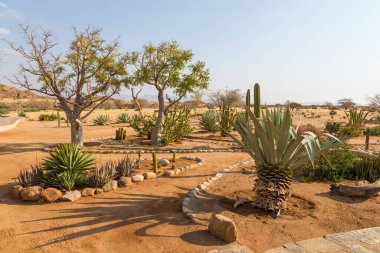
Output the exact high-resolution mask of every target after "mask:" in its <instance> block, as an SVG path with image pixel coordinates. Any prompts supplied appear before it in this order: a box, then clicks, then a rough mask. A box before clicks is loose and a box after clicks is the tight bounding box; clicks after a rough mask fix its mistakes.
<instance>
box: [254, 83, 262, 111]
mask: <svg viewBox="0 0 380 253" xmlns="http://www.w3.org/2000/svg"><path fill="white" fill-rule="evenodd" d="M253 96H254V97H253V103H254V105H253V106H254V110H255V111H254V113H255V116H256V117H257V118H260V112H261V101H260V85H259V84H258V83H256V84H255V86H254V89H253Z"/></svg>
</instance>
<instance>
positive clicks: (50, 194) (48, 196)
mask: <svg viewBox="0 0 380 253" xmlns="http://www.w3.org/2000/svg"><path fill="white" fill-rule="evenodd" d="M61 196H62V192H61V191H60V190H58V189H55V188H46V189H45V190H43V191H42V192H41V197H42V199H43V200H44V201H45V202H48V203H51V202H54V201H57V200H58V199H59V198H60V197H61Z"/></svg>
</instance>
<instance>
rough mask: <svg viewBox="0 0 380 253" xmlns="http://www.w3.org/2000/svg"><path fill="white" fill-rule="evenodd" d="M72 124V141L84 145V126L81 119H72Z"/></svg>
mask: <svg viewBox="0 0 380 253" xmlns="http://www.w3.org/2000/svg"><path fill="white" fill-rule="evenodd" d="M70 124H71V143H72V144H77V145H78V146H80V147H82V146H83V128H82V123H81V122H80V121H79V119H75V120H70Z"/></svg>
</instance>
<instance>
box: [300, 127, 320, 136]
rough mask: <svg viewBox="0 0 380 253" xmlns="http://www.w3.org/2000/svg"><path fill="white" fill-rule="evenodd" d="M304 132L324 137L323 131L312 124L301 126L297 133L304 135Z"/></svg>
mask: <svg viewBox="0 0 380 253" xmlns="http://www.w3.org/2000/svg"><path fill="white" fill-rule="evenodd" d="M304 132H312V133H314V134H315V135H316V136H318V137H319V136H321V135H322V133H321V130H320V129H319V128H318V127H316V126H314V125H312V124H307V125H300V126H299V127H298V129H297V133H298V134H299V135H301V134H303V133H304Z"/></svg>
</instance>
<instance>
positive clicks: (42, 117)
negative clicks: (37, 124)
mask: <svg viewBox="0 0 380 253" xmlns="http://www.w3.org/2000/svg"><path fill="white" fill-rule="evenodd" d="M57 119H58V116H57V114H55V113H51V114H44V113H43V114H40V115H39V116H38V120H39V121H54V120H57Z"/></svg>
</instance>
